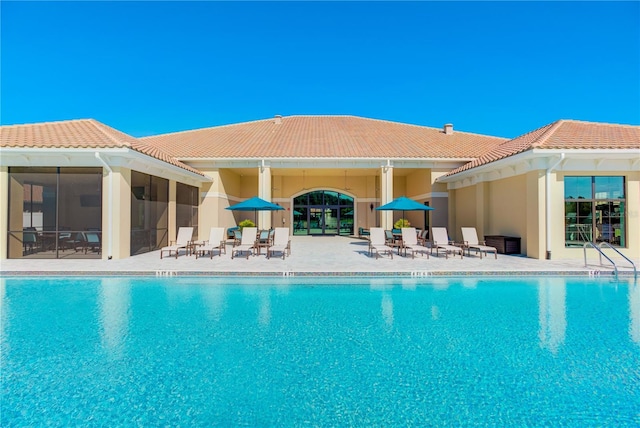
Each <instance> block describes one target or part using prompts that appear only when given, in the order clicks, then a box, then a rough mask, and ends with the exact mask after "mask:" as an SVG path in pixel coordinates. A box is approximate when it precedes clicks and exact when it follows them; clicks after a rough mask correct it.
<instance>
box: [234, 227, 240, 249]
mask: <svg viewBox="0 0 640 428" xmlns="http://www.w3.org/2000/svg"><path fill="white" fill-rule="evenodd" d="M232 233H233V246H234V247H235V246H238V245H240V242H242V231H241V230H240V228H237V229H235V230H233V231H232Z"/></svg>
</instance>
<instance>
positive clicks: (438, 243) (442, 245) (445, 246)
mask: <svg viewBox="0 0 640 428" xmlns="http://www.w3.org/2000/svg"><path fill="white" fill-rule="evenodd" d="M431 237H432V238H433V244H432V245H431V254H433V250H434V249H435V250H436V256H437V255H438V253H439V251H440V250H444V256H445V258H447V259H448V258H449V253H452V254H454V255H455V254H460V258H462V257H463V248H462V247H456V246H455V245H451V244H452V241H449V234H448V233H447V228H446V227H432V228H431Z"/></svg>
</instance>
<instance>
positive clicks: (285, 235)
mask: <svg viewBox="0 0 640 428" xmlns="http://www.w3.org/2000/svg"><path fill="white" fill-rule="evenodd" d="M276 252H281V253H282V260H284V258H285V256H289V255H291V240H290V239H289V228H288V227H276V229H275V232H274V235H273V243H272V244H271V245H270V246H268V247H267V258H268V259H270V258H271V256H272V255H273V253H276Z"/></svg>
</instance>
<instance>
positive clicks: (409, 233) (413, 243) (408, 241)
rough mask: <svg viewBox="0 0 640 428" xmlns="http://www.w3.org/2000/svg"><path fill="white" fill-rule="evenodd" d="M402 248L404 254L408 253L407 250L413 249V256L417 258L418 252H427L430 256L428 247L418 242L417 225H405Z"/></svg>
mask: <svg viewBox="0 0 640 428" xmlns="http://www.w3.org/2000/svg"><path fill="white" fill-rule="evenodd" d="M402 249H403V250H404V255H405V256H406V255H407V251H411V258H412V259H415V258H416V252H419V253H422V254H426V255H427V258H429V253H428V252H427V248H426V247H423V246H422V245H419V244H418V233H417V232H416V228H415V227H403V228H402Z"/></svg>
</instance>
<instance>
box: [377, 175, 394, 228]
mask: <svg viewBox="0 0 640 428" xmlns="http://www.w3.org/2000/svg"><path fill="white" fill-rule="evenodd" d="M392 200H393V165H391V164H390V163H388V164H387V165H385V166H383V167H382V168H381V170H380V205H384V204H387V203H389V202H391V201H392ZM380 227H382V228H383V229H392V228H393V211H380Z"/></svg>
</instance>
